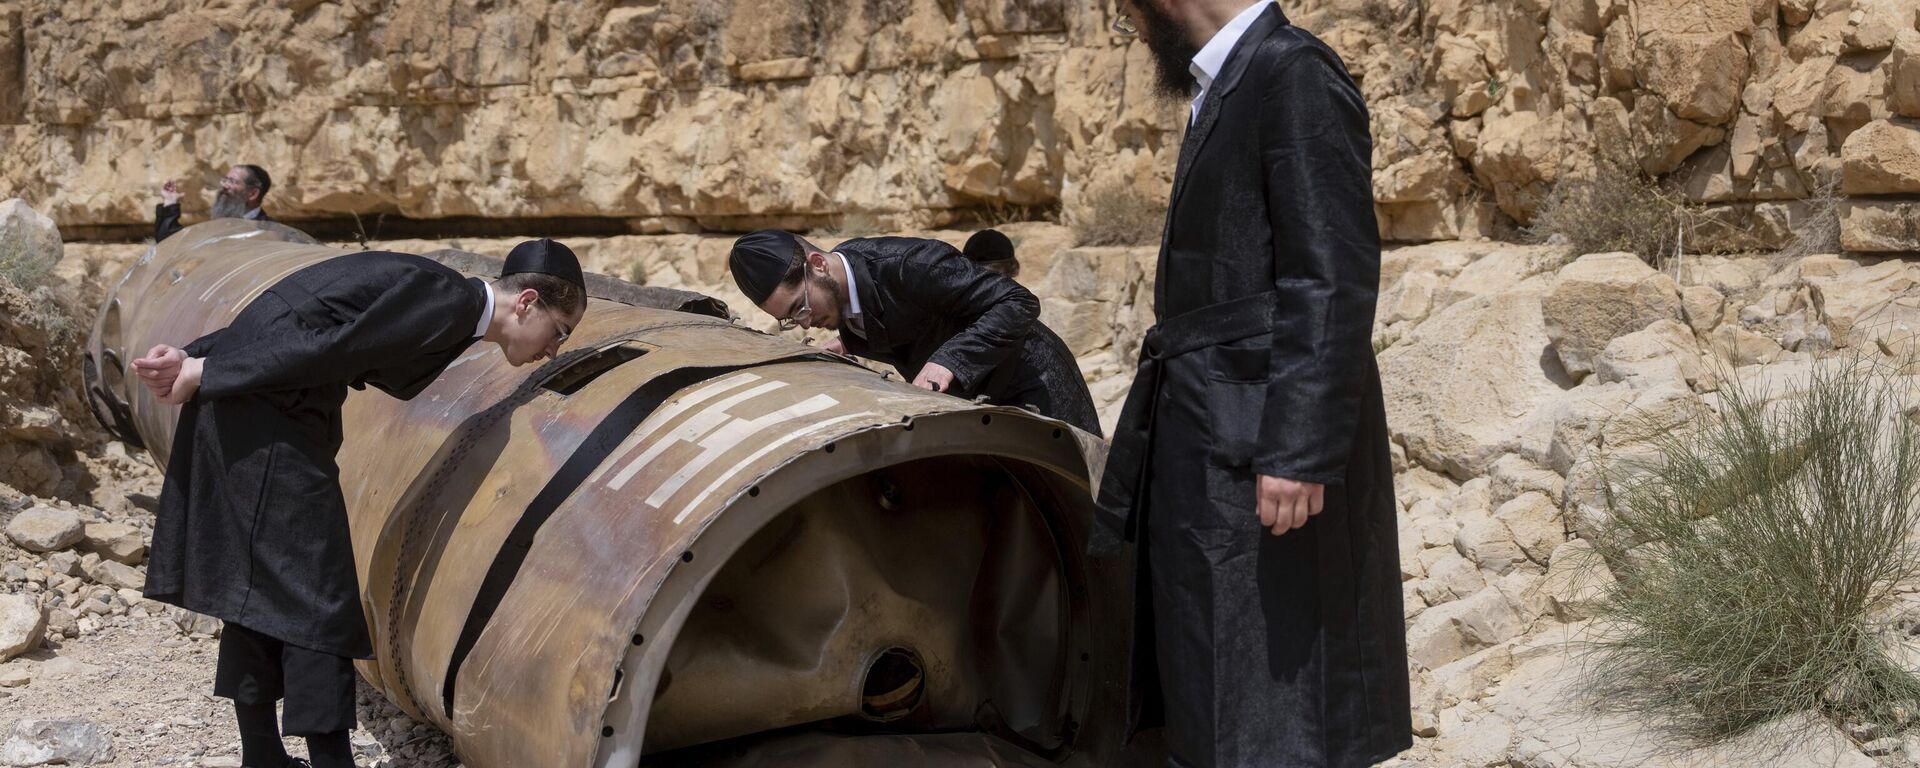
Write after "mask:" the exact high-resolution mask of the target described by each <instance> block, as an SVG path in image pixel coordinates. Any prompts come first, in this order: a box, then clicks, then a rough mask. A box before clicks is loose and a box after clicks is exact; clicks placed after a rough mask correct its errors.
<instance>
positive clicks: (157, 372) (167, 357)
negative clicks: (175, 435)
mask: <svg viewBox="0 0 1920 768" xmlns="http://www.w3.org/2000/svg"><path fill="white" fill-rule="evenodd" d="M200 365H201V359H200V358H197V357H188V356H187V353H186V351H184V350H181V349H178V348H176V347H170V346H167V345H165V344H160V345H156V346H155V347H154V348H153V349H151V350H148V351H147V356H146V357H142V358H140V359H138V360H135V361H133V372H134V375H136V376H138V377H139V378H140V383H141V384H145V385H146V387H147V391H149V392H152V393H153V396H154V397H155V398H156V399H158V400H159V401H160V402H162V403H166V404H168V405H180V404H181V403H185V402H186V401H188V400H191V399H193V393H194V392H196V391H198V390H199V389H200Z"/></svg>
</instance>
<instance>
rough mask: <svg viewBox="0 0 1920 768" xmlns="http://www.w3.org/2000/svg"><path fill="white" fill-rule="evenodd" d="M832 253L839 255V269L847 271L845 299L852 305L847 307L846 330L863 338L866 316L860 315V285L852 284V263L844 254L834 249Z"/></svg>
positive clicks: (865, 333)
mask: <svg viewBox="0 0 1920 768" xmlns="http://www.w3.org/2000/svg"><path fill="white" fill-rule="evenodd" d="M833 255H835V256H839V257H840V269H841V271H843V272H846V273H847V300H848V301H851V302H853V306H851V307H848V308H847V330H849V331H852V332H853V333H854V335H855V336H859V337H860V338H863V339H864V338H866V337H867V323H866V318H863V317H861V316H860V286H858V285H855V284H854V278H853V265H852V264H848V263H847V255H846V254H844V253H841V252H839V251H834V252H833Z"/></svg>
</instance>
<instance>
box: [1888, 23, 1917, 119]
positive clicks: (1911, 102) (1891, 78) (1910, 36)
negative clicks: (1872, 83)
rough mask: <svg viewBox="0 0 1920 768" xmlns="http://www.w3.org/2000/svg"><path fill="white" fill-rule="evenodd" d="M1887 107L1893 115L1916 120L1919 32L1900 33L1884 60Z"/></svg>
mask: <svg viewBox="0 0 1920 768" xmlns="http://www.w3.org/2000/svg"><path fill="white" fill-rule="evenodd" d="M1887 106H1888V107H1889V108H1890V109H1892V110H1893V112H1894V114H1897V115H1904V116H1906V117H1920V30H1912V29H1909V30H1904V31H1902V32H1901V33H1900V34H1899V36H1898V37H1896V38H1895V40H1894V45H1893V54H1892V55H1891V56H1889V57H1888V59H1887Z"/></svg>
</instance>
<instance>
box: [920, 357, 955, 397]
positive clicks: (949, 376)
mask: <svg viewBox="0 0 1920 768" xmlns="http://www.w3.org/2000/svg"><path fill="white" fill-rule="evenodd" d="M913 385H914V386H916V387H919V388H921V389H931V390H933V391H935V392H945V391H947V390H950V389H953V371H951V370H948V369H947V367H946V366H944V365H941V364H939V363H927V364H926V365H923V366H920V375H918V376H915V377H913Z"/></svg>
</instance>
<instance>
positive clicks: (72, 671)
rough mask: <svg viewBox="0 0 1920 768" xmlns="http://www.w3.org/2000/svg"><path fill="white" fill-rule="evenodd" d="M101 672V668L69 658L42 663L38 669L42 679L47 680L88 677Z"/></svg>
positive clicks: (61, 657)
mask: <svg viewBox="0 0 1920 768" xmlns="http://www.w3.org/2000/svg"><path fill="white" fill-rule="evenodd" d="M100 671H101V668H100V667H98V666H96V665H93V664H88V663H86V662H84V661H80V660H78V659H74V658H72V657H69V656H55V657H53V658H52V659H48V660H47V661H44V662H41V663H40V667H39V669H38V674H39V676H40V677H43V678H47V679H60V678H74V677H87V676H90V675H93V674H96V673H98V672H100Z"/></svg>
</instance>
